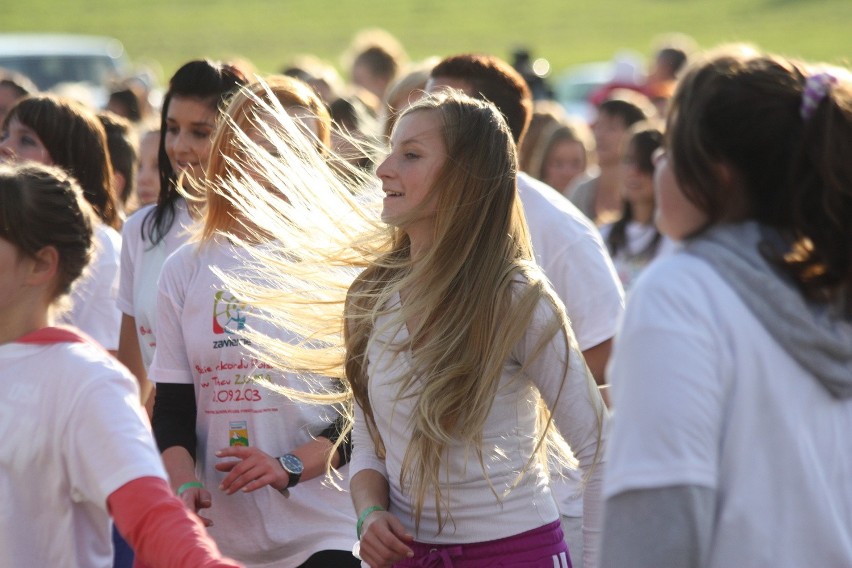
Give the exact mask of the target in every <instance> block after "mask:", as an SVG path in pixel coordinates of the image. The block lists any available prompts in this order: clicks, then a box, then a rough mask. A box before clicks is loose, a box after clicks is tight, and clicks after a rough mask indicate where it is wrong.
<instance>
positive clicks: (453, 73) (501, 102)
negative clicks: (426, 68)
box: [431, 54, 532, 144]
mask: <svg viewBox="0 0 852 568" xmlns="http://www.w3.org/2000/svg"><path fill="white" fill-rule="evenodd" d="M431 77H432V78H433V79H438V78H440V77H449V78H453V79H459V80H462V81H466V82H468V83H470V85H471V87H472V91H473V92H472V93H469V94H470V95H471V96H473V97H475V98H478V99H484V100H487V101H491V102H492V103H494V106H496V107H497V109H498V110H499V111H500V112H501V113H502V114H503V116H504V117H505V119H506V123H507V124H508V125H509V130H511V131H512V138H514V140H515V143H516V144H520V143H521V141H522V140H523V138H524V134H525V133H526V131H527V126H528V125H529V122H530V117H531V116H532V93H530V89H529V87H528V86H527V82H526V81H524V78H523V77H521V74H520V73H518V72H517V71H516V70H515V69H514V68H513V67H512V66H511V65H509V64H508V63H506V62H505V61H503V60H501V59H498V58H497V57H493V56H491V55H473V54H464V55H455V56H453V57H447V58H446V59H444V60H443V61H441V62H440V63H438V64H437V65H436V66H435V67H433V68H432V74H431Z"/></svg>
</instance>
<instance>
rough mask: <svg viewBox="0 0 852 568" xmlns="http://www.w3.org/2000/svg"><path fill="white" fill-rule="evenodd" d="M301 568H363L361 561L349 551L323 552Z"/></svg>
mask: <svg viewBox="0 0 852 568" xmlns="http://www.w3.org/2000/svg"><path fill="white" fill-rule="evenodd" d="M299 568H361V561H360V560H358V559H357V558H355V557H354V556H352V553H351V552H349V551H348V550H322V551H320V552H317V553H316V554H314V555H313V556H311V557H310V558H308V560H307V562H305V563H304V564H302V565H301V566H299Z"/></svg>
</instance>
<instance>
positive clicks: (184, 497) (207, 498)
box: [178, 487, 213, 527]
mask: <svg viewBox="0 0 852 568" xmlns="http://www.w3.org/2000/svg"><path fill="white" fill-rule="evenodd" d="M178 499H180V500H181V501H183V504H184V506H185V507H186V508H187V509H189V510H190V511H192V512H193V513H195V514H196V516H197V517H198V518H199V519H201V522H202V523H204V526H205V527H211V526H213V521H211V520H210V519H208V518H207V517H202V516H201V515H199V514H198V511H199V510H201V509H208V508H209V507H210V506H211V505H212V504H213V501H212V499H211V495H210V492H209V491H207V490H206V489H204V488H203V487H192V488H190V489H187V490H186V491H184V492H183V493H182V494H181V495H180V497H178Z"/></svg>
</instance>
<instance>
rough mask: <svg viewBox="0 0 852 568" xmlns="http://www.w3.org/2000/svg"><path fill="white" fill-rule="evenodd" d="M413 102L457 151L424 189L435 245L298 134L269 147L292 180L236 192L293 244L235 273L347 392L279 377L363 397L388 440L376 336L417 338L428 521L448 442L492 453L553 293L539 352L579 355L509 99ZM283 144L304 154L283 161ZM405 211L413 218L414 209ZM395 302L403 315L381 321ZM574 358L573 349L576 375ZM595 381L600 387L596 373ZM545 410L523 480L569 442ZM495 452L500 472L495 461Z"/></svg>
mask: <svg viewBox="0 0 852 568" xmlns="http://www.w3.org/2000/svg"><path fill="white" fill-rule="evenodd" d="M414 113H430V114H432V115H433V116H435V117H437V118H438V123H439V124H440V130H441V135H442V137H443V141H444V146H445V148H446V151H447V158H446V161H445V162H444V164H443V166H442V167H441V168H440V171H439V172H438V174H437V177H436V179H435V181H434V183H433V185H432V187H431V188H430V189H429V192H430V197H427V198H426V199H425V200H424V202H426V201H431V202H433V203H435V205H436V215H435V227H434V235H433V240H432V243H433V244H432V246H431V247H430V248H429V249H428V250H426V251H423V252H422V254H419V255H418V256H416V257H415V258H412V256H411V251H410V241H409V239H408V236H407V235H406V234H405V232H404V231H402V230H401V229H398V228H392V227H387V226H385V225H383V224H381V223H380V222H378V201H379V193H378V192H377V191H376V187H375V180H374V179H367V178H365V177H362V178H360V181H357V182H356V181H353V180H355V179H356V178H354V177H352V176H345V175H344V176H340V175H338V174H336V173H335V172H334V171H333V169H332V168H329V167H328V166H327V164H326V162H325V161H324V160H322V157H321V156H319V154H318V153H314V154H313V155H311V154H310V153H309V152H307V151H302V149H300V147H299V144H300V142H299V141H298V137H297V136H293V137H292V139H290V140H289V144H286V145H283V146H282V150H283V152H282V153H283V154H285V156H283V157H282V156H279V158H278V160H277V161H275V162H273V161H271V160H270V162H269V168H270V169H275V168H281V167H284V168H285V172H286V175H283V176H280V177H279V178H278V179H277V181H278V183H277V188H278V191H276V192H271V191H265V190H263V189H262V188H259V187H257V186H256V185H254V184H244V186H242V187H240V197H239V199H238V200H237V201H238V204H239V206H240V207H241V208H242V209H243V211H244V213H243V214H244V215H246V216H249V217H252V218H257V219H258V220H259V224H260V225H261V226H262V227H263V231H264V232H268V233H271V234H274V235H276V236H277V237H278V239H279V240H278V241H277V242H278V243H280V246H276V247H256V248H254V249H252V250H255V251H256V253H255V256H256V260H257V263H256V266H255V270H254V271H253V272H251V273H250V274H249V275H241V276H234V275H223V276H224V277H225V278H226V280H227V281H229V283H230V285H232V286H234V287H235V289H236V290H237V292H238V294H239V295H240V296H241V297H242V298H243V299H244V300H245V301H247V302H248V303H249V304H251V305H253V306H256V307H259V308H262V310H263V311H264V312H266V314H267V315H266V317H268V318H269V319H270V320H272V321H274V322H276V323H277V324H278V325H281V326H283V327H286V328H287V329H290V330H291V331H293V332H294V333H297V334H299V335H301V336H302V337H304V338H305V341H304V343H303V344H301V345H287V344H282V342H275V341H271V340H269V339H268V338H264V337H262V336H259V335H257V334H254V335H252V342H253V344H254V345H255V346H256V348H257V349H258V351H259V353H260V355H261V356H262V357H263V358H264V359H266V360H268V361H270V362H271V363H272V364H273V365H275V366H277V367H279V368H282V369H286V370H288V371H291V372H300V373H318V374H324V375H326V376H333V377H336V378H338V379H339V389H337V390H335V391H333V392H329V391H323V392H317V391H316V390H315V391H314V392H313V393H306V392H304V391H295V390H287V389H280V388H279V389H277V390H279V392H284V393H285V394H287V395H288V396H291V397H293V398H296V399H298V400H312V401H319V402H330V401H338V402H340V401H347V402H351V400H352V399H353V398H354V399H355V400H357V401H358V403H359V404H360V405H361V407H362V408H363V410H364V413H365V415H366V423H367V428H368V430H369V433H370V435H371V437H372V438H373V441H374V442H375V444H376V447H377V451H378V452H379V453H380V454H381V455H383V454H384V445H383V443H382V440H381V438H380V436H379V434H378V432H377V430H376V428H375V423H374V419H373V416H374V415H373V408H372V406H371V404H370V399H369V396H368V394H367V387H368V382H369V376H368V375H369V373H368V369H367V366H366V353H367V352H368V348H369V347H370V346H373V345H375V346H376V348H378V349H387V350H390V351H391V352H396V351H408V350H411V351H413V355H414V356H413V357H412V359H411V360H412V361H413V362H414V364H413V365H412V367H411V369H410V371H407V372H405V374H404V375H403V376H401V377H400V378H399V382H398V385H399V392H400V393H401V394H400V397H401V398H407V397H414V398H415V399H416V400H417V402H416V405H415V408H416V411H415V412H414V414H413V415H412V416H411V423H412V431H413V432H414V436H413V438H412V440H411V443H410V444H409V446H408V448H407V451H406V455H405V458H404V461H403V464H402V471H401V474H400V475H401V477H400V479H399V483H400V484H401V486H402V487H403V488H405V489H406V490H410V492H411V493H412V495H413V496H414V504H413V505H414V510H415V515H416V518H415V522H416V524H417V525H419V521H420V515H421V513H422V511H423V505H424V500H425V499H426V497H427V494H428V493H429V492H430V491H431V492H434V496H435V506H436V508H437V510H438V517H439V518H438V523H439V525H440V526H441V527H443V526H444V525H445V524H446V523H447V522H448V521H449V520H451V517H452V511H451V510H450V507H449V503H450V496H449V495H447V494H445V493H444V492H443V491H442V489H441V481H440V480H441V479H443V478H444V477H445V476H446V473H445V472H444V468H446V467H448V464H447V463H445V462H444V461H442V459H441V456H442V455H443V453H444V451H445V450H446V449H447V447H448V446H449V445H450V444H453V445H455V444H462V445H466V446H468V447H469V448H470V450H471V452H473V453H474V454H476V455H478V456H479V458H480V461H482V455H481V442H482V440H481V436H482V432H483V426H484V423H485V420H486V418H487V416H488V414H489V412H490V409H491V405H492V402H493V400H494V396H495V393H496V390H497V388H498V384H499V381H500V378H501V375H502V373H503V370H504V365H505V362H506V360H507V358H508V357H509V356H510V353H511V351H512V349H513V348H514V347H515V346H516V345H517V343H518V341H519V340H520V339H521V338H522V336H523V335H524V333H525V332H526V331H527V329H528V327H529V325H530V322H531V318H532V314H533V312H534V310H535V309H536V308H540V306H542V305H544V306H545V308H546V311H547V312H548V313H550V314H551V318H550V321H549V323H548V324H547V325H545V326H544V327H545V329H544V330H543V331H542V336H541V344H540V345H539V346H538V347H537V348H536V349H535V350H534V353H535V356H537V355H538V353H539V352H540V350H541V349H542V348H543V347H544V345H545V344H546V343H547V342H550V341H551V340H553V339H554V337H557V336H558V337H560V338H561V340H562V341H564V343H565V348H566V349H565V352H566V357H567V354H568V353H569V352H570V353H571V354H572V355H571V356H579V355H578V354H577V353H578V351H577V347H576V342H575V341H574V338H573V334H572V332H571V330H570V327H569V325H568V322H567V319H566V316H565V313H564V309H563V308H562V306H561V303H560V302H559V301H558V300H557V299H556V297H555V295H554V293H553V292H552V291H551V289H550V287H549V284H547V282H546V280H545V278H544V276H543V275H542V273H541V271H540V269H539V268H538V267H537V266H536V265H535V264H534V262H533V260H532V251H531V246H530V240H529V236H528V232H527V228H526V223H525V220H524V215H523V211H522V209H521V204H520V201H519V199H518V197H517V189H516V169H517V164H516V158H515V145H514V142H513V139H512V134H511V132H510V131H509V129H508V127H507V126H506V122H505V120H504V119H503V117H502V115H501V114H500V112H499V111H497V109H496V108H495V107H494V106H493V105H492V104H491V103H488V102H485V101H480V100H475V99H472V98H469V97H466V96H464V95H461V94H459V93H455V92H452V93H442V94H433V95H427V96H426V97H425V98H423V99H421V100H419V101H418V102H416V103H415V104H414V105H413V106H412V107H410V108H409V109H408V110H406V111H405V112H404V113H403V114H402V116H401V118H400V120H403V119H404V118H405V117H406V116H409V115H411V114H414ZM290 131H292V129H291V130H284V131H283V132H284V133H285V134H286V133H287V132H290ZM291 146H294V147H295V148H296V151H292V150H289V149H288V148H289V147H291ZM287 154H292V155H293V156H292V158H293V159H292V160H288V159H286V155H287ZM282 159H284V161H285V162H287V161H291V162H292V163H291V164H290V166H289V167H288V166H281V163H282ZM228 191H231V190H228ZM283 195H286V196H288V198H287V199H284V198H283ZM412 216H414V217H416V216H417V212H413V213H412ZM395 222H396V220H395ZM399 225H400V226H405V223H404V220H402V222H400V223H399ZM249 248H251V247H249ZM361 268H363V271H362V272H360V274H358V273H357V272H355V270H357V269H361ZM356 275H357V276H356ZM402 290H404V291H405V297H406V301H405V303H404V304H403V305H402V306H400V305H399V304H398V303H394V302H392V299H393V298H395V297H396V295H397V294H399V293H400V291H402ZM384 317H387V322H388V323H387V324H382V325H383V327H382V329H377V328H376V326H377V322H378V321H379V318H384ZM344 321H345V325H344V323H343V322H344ZM405 322H408V324H409V337H410V340H409V342H408V343H406V344H404V345H384V344H382V343H381V341H382V340H381V339H380V337H381V336H382V335H383V333H382V331H383V330H389V329H395V328H397V327H398V326H400V325H403V324H405ZM412 322H416V323H412ZM385 326H386V327H385ZM344 328H345V329H344ZM527 363H529V361H528V362H527ZM567 366H568V361H567V359H566V360H565V361H564V367H563V369H561V372H562V373H563V376H564V375H565V374H566V373H567ZM522 372H523V371H522ZM589 385H590V388H594V387H593V385H592V382H591V380H590V381H589ZM540 409H541V411H542V414H541V416H540V421H539V423H540V424H541V425H542V428H541V429H540V431H539V432H538V435H539V438H538V442H539V445H538V450H537V451H536V452H535V454H534V455H533V456H530V460H529V463H528V464H527V467H526V468H525V469H524V471H521V472H518V481H520V480H521V479H522V478H523V476H524V475H526V474H527V473H528V471H529V469H530V467H531V466H533V464H535V465H538V466H541V467H543V468H545V469H546V468H547V463H546V462H547V460H546V459H545V458H546V455H545V454H547V453H548V452H552V453H551V455H554V456H556V455H565V454H564V453H563V454H561V453H560V452H561V451H563V448H558V447H557V445H556V433H555V429H554V428H551V427H550V422H549V415H548V412H547V410H546V409H545V408H544V407H543V405H540ZM600 410H601V411H602V409H600ZM546 437H547V439H545V438H546ZM482 467H483V475H485V476H486V478H487V473H486V464H484V463H483V464H482ZM496 491H497V490H496V489H495V498H496V499H499V498H500V497H501V496H500V495H497V493H496Z"/></svg>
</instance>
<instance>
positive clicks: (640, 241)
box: [600, 221, 678, 290]
mask: <svg viewBox="0 0 852 568" xmlns="http://www.w3.org/2000/svg"><path fill="white" fill-rule="evenodd" d="M612 226H613V223H608V224H606V225H604V226H602V227H601V228H600V231H601V238H602V239H603V241H604V244H605V245H606V242H607V239H609V234H610V233H611V232H612ZM624 235H625V237H626V242H625V245H624V246H623V247H621V248H620V249H619V250H618V251H616V253H615V255H613V256H612V264H613V265H614V266H615V271H616V273H618V278H619V280H621V284H622V286H624V289H625V290H629V289H630V286H632V285H633V283H634V282H635V280H636V278H638V277H639V274H641V273H642V271H643V270H644V269H645V268H647V267H648V265H649V264H651V263H652V262H653V261H654V260H655V259H657V258H660V257H663V256H665V255H667V254H671V253H672V252H674V251H675V250H676V249H677V247H678V245H677V244H675V242H674V241H673V240H671V239H670V238H668V237H667V236H665V235H662V234H661V235H660V240H659V242H658V243H657V250H656V251H655V252H654V254H653V255H652V256H646V255H643V254H642V253H643V252H644V251H645V250H646V249H647V248H648V247H649V246H650V245H651V242H652V241H653V240H654V237H655V236H656V235H657V229H656V227H654V225H647V224H645V223H639V222H638V221H630V222H629V223H627V226H626V227H625V228H624Z"/></svg>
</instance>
